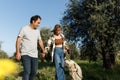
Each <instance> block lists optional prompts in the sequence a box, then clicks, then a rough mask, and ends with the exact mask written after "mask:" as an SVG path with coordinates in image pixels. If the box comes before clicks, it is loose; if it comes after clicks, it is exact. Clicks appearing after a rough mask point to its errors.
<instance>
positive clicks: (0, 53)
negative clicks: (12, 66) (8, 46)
mask: <svg viewBox="0 0 120 80" xmlns="http://www.w3.org/2000/svg"><path fill="white" fill-rule="evenodd" d="M0 58H8V55H7V53H6V52H4V51H3V50H0Z"/></svg>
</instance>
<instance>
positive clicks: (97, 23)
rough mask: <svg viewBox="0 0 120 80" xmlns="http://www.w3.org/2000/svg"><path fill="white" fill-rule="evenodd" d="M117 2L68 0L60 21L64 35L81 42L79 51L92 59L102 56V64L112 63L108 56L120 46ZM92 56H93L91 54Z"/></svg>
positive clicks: (106, 0) (119, 18) (119, 17)
mask: <svg viewBox="0 0 120 80" xmlns="http://www.w3.org/2000/svg"><path fill="white" fill-rule="evenodd" d="M119 3H120V1H119V0H118V1H117V0H116V1H115V0H70V2H69V3H68V5H67V8H68V9H67V10H66V11H65V13H64V17H63V20H61V23H62V25H63V26H64V27H63V28H64V34H65V36H66V38H67V39H68V40H70V41H73V42H76V43H78V42H81V43H80V44H82V45H80V46H79V47H80V48H81V51H82V52H81V54H83V55H88V58H89V59H91V58H93V60H94V59H95V58H97V56H98V55H99V54H101V55H102V58H103V62H104V63H105V64H104V67H106V66H105V65H106V64H107V62H108V64H110V65H109V66H111V64H112V63H114V60H115V59H114V58H113V62H112V60H111V57H110V56H111V55H112V56H113V57H114V55H115V53H116V52H117V51H118V50H119V48H120V46H119V45H120V41H119V40H120V15H119V13H120V8H119V7H120V6H119ZM91 55H92V56H91Z"/></svg>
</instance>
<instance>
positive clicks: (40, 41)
mask: <svg viewBox="0 0 120 80" xmlns="http://www.w3.org/2000/svg"><path fill="white" fill-rule="evenodd" d="M39 45H40V47H41V49H42V52H43V53H45V49H44V45H43V41H42V40H39Z"/></svg>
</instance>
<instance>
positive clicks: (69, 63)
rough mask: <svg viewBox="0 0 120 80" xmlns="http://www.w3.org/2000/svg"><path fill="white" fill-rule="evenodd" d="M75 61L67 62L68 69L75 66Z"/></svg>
mask: <svg viewBox="0 0 120 80" xmlns="http://www.w3.org/2000/svg"><path fill="white" fill-rule="evenodd" d="M74 64H75V63H74V61H73V60H65V66H67V67H69V68H70V67H72V66H73V65H74Z"/></svg>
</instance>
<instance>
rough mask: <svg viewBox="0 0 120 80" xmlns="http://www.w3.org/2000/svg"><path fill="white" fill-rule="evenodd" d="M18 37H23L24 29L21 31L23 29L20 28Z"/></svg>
mask: <svg viewBox="0 0 120 80" xmlns="http://www.w3.org/2000/svg"><path fill="white" fill-rule="evenodd" d="M18 36H19V37H23V36H24V29H23V28H21V30H20V32H19V34H18Z"/></svg>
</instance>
